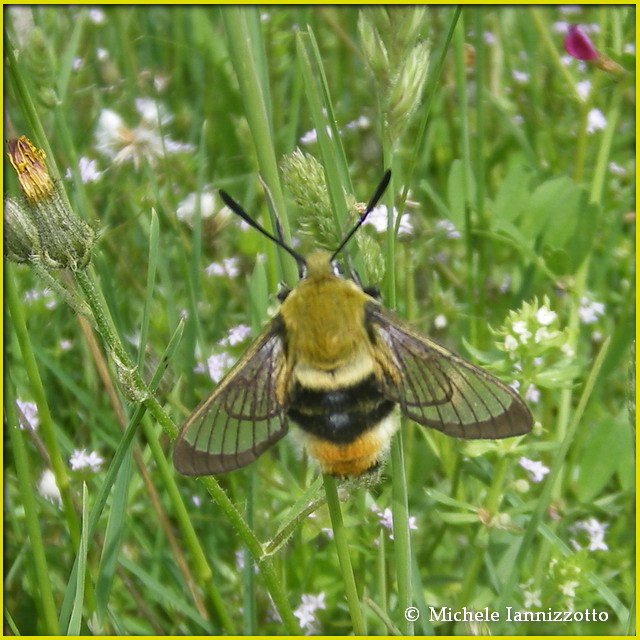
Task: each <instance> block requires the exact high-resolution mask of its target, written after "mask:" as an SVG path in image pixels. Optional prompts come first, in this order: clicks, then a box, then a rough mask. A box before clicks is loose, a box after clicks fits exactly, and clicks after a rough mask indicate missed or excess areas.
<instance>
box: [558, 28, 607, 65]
mask: <svg viewBox="0 0 640 640" xmlns="http://www.w3.org/2000/svg"><path fill="white" fill-rule="evenodd" d="M564 48H565V51H566V52H567V53H568V54H569V55H570V56H573V57H574V58H577V59H578V60H596V59H597V58H598V57H599V54H598V52H597V50H596V48H595V47H594V46H593V44H592V42H591V40H590V39H589V36H588V35H587V34H586V32H585V31H584V29H583V28H582V27H581V26H580V25H577V24H572V25H569V29H568V30H567V35H566V36H565V39H564Z"/></svg>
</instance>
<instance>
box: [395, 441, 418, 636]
mask: <svg viewBox="0 0 640 640" xmlns="http://www.w3.org/2000/svg"><path fill="white" fill-rule="evenodd" d="M391 511H392V512H393V551H394V560H395V567H396V579H397V581H398V610H399V612H400V618H401V620H402V624H401V625H400V628H401V629H402V632H403V633H404V634H405V635H413V622H411V621H409V620H407V619H406V618H405V616H404V612H405V610H406V609H407V608H408V607H410V606H411V597H412V591H413V590H412V586H411V536H410V533H409V506H408V501H407V480H406V478H405V470H404V452H403V448H402V433H398V434H396V436H395V437H394V438H393V441H392V442H391Z"/></svg>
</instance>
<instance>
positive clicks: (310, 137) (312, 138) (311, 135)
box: [300, 129, 318, 145]
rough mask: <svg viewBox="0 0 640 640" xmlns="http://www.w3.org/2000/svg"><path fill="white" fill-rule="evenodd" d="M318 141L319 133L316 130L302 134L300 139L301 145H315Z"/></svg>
mask: <svg viewBox="0 0 640 640" xmlns="http://www.w3.org/2000/svg"><path fill="white" fill-rule="evenodd" d="M317 141H318V132H317V131H316V130H315V129H311V131H307V132H306V133H304V134H302V136H301V137H300V144H305V145H307V144H313V143H314V142H317Z"/></svg>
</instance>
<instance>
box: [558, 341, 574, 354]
mask: <svg viewBox="0 0 640 640" xmlns="http://www.w3.org/2000/svg"><path fill="white" fill-rule="evenodd" d="M560 351H562V353H564V355H565V356H567V358H573V356H575V355H576V352H575V349H574V348H573V347H572V346H571V345H570V344H569V343H568V342H565V343H564V344H563V345H562V346H561V347H560Z"/></svg>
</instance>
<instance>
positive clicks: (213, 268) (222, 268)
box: [205, 257, 240, 278]
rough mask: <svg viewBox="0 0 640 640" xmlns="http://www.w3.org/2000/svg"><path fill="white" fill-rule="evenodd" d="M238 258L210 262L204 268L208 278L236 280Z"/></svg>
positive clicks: (238, 269) (238, 270) (238, 271)
mask: <svg viewBox="0 0 640 640" xmlns="http://www.w3.org/2000/svg"><path fill="white" fill-rule="evenodd" d="M238 263H239V260H238V258H235V257H233V258H225V259H224V260H223V261H222V262H212V263H211V264H210V265H209V266H208V267H206V268H205V273H206V274H207V275H208V276H226V277H228V278H236V277H237V276H239V275H240V267H239V266H238Z"/></svg>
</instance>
